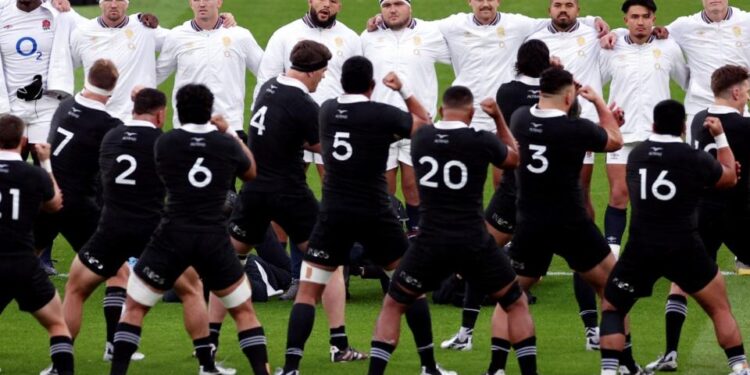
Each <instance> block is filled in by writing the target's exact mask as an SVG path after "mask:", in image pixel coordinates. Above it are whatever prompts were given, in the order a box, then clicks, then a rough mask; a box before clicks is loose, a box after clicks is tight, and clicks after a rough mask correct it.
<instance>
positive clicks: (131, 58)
mask: <svg viewBox="0 0 750 375" xmlns="http://www.w3.org/2000/svg"><path fill="white" fill-rule="evenodd" d="M168 32H169V31H168V30H166V29H163V28H157V29H150V28H148V27H146V26H144V25H143V24H142V23H141V22H140V20H139V19H138V15H132V16H130V17H128V18H125V20H124V21H123V22H122V23H121V24H120V25H117V26H115V27H109V26H107V24H105V23H104V22H103V21H102V20H101V18H96V19H93V20H90V21H88V22H86V23H84V24H82V25H80V26H78V28H77V29H76V30H75V31H74V32H73V35H72V36H71V41H70V50H71V55H72V59H73V62H74V63H75V65H76V66H81V65H83V69H84V72H85V73H84V74H86V75H88V72H89V69H91V67H92V66H93V65H94V62H96V60H98V59H103V58H106V59H109V60H112V62H113V63H114V64H115V66H116V67H117V71H118V72H119V74H120V77H119V78H118V79H117V86H116V87H115V90H114V92H113V93H112V97H111V98H110V99H109V102H107V112H109V113H110V114H111V115H112V116H115V117H118V118H120V119H121V120H123V121H125V120H127V119H129V118H130V117H131V114H132V112H133V101H132V100H131V98H130V94H131V92H132V91H133V88H135V87H136V86H139V85H140V86H144V87H156V51H160V50H161V47H162V44H163V43H164V39H165V38H166V36H167V34H168Z"/></svg>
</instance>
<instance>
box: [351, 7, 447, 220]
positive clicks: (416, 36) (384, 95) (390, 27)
mask: <svg viewBox="0 0 750 375" xmlns="http://www.w3.org/2000/svg"><path fill="white" fill-rule="evenodd" d="M380 7H381V16H382V17H383V23H382V25H381V26H380V27H379V28H378V30H376V31H374V32H368V31H365V32H363V33H362V35H361V38H362V50H363V52H364V56H365V57H367V58H368V59H370V61H372V63H373V66H374V67H375V72H374V74H375V80H376V81H377V82H380V81H382V80H383V78H385V76H386V75H388V73H389V72H395V73H396V74H398V75H399V77H400V78H401V80H402V82H404V84H406V85H407V87H409V88H410V89H411V90H413V91H414V96H415V97H416V98H417V100H419V102H420V103H422V104H423V105H424V106H425V108H426V109H427V111H428V112H429V113H430V116H432V117H434V116H435V114H436V113H437V97H438V80H437V73H436V71H435V64H436V63H438V62H440V63H445V64H449V63H450V52H449V50H448V45H447V44H446V42H445V39H444V38H443V35H442V34H441V33H440V30H439V29H438V28H437V26H436V25H435V24H434V23H431V22H425V21H423V20H420V19H416V18H413V16H412V9H411V1H409V0H381V1H380ZM372 100H373V101H376V102H381V103H387V104H390V105H393V106H396V107H398V108H401V109H402V110H406V103H405V102H404V99H403V98H401V95H399V94H398V93H396V92H394V91H393V90H390V89H388V88H387V87H385V86H380V85H379V86H375V90H374V91H373V94H372ZM399 167H401V190H402V191H403V193H404V198H405V200H406V213H407V217H408V221H407V226H408V229H409V231H410V233H411V234H412V235H414V234H416V231H417V229H418V226H419V193H418V191H417V184H416V180H415V177H414V167H413V164H412V160H411V140H409V139H402V140H400V141H398V142H395V143H393V144H392V145H391V149H390V150H389V154H388V163H387V166H386V180H387V181H388V190H389V193H390V194H391V195H393V194H395V193H396V176H397V171H398V168H399Z"/></svg>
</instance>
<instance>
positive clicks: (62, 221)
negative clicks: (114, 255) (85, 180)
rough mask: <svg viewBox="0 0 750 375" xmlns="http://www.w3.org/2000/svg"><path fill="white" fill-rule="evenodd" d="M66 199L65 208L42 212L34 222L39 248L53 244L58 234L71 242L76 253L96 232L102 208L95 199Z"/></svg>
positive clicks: (36, 243)
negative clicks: (51, 212) (53, 211)
mask: <svg viewBox="0 0 750 375" xmlns="http://www.w3.org/2000/svg"><path fill="white" fill-rule="evenodd" d="M71 202H72V201H66V202H65V203H64V206H63V209H62V210H60V211H59V212H56V213H53V214H50V213H45V212H42V213H40V214H39V216H38V218H37V220H36V222H35V223H34V239H35V246H36V249H37V250H41V249H46V248H47V247H50V246H52V243H53V242H54V241H55V238H57V235H58V234H62V235H63V237H65V239H66V240H67V241H68V243H70V246H71V247H72V248H73V251H75V252H76V253H77V252H78V251H80V250H81V248H82V247H83V245H85V244H86V242H88V240H89V238H91V236H92V235H93V234H94V232H96V228H97V226H98V225H99V215H100V214H101V209H100V208H99V206H98V205H97V204H96V202H94V200H85V201H83V202H80V201H79V202H75V203H71Z"/></svg>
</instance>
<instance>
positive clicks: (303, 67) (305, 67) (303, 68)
mask: <svg viewBox="0 0 750 375" xmlns="http://www.w3.org/2000/svg"><path fill="white" fill-rule="evenodd" d="M327 66H328V60H323V61H320V62H316V63H311V64H295V63H292V69H294V70H296V71H298V72H303V73H310V72H314V71H316V70H320V69H323V68H325V67H327Z"/></svg>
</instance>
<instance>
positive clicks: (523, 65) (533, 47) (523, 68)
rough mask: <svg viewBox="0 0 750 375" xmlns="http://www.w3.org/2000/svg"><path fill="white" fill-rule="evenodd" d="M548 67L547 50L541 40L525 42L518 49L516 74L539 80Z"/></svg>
mask: <svg viewBox="0 0 750 375" xmlns="http://www.w3.org/2000/svg"><path fill="white" fill-rule="evenodd" d="M549 67H550V63H549V48H548V47H547V45H546V44H544V42H542V41H541V40H538V39H530V40H527V41H526V42H525V43H524V44H522V45H521V48H519V49H518V56H517V58H516V73H518V74H523V75H525V76H529V77H533V78H539V76H540V75H541V74H542V72H543V71H545V70H546V69H547V68H549Z"/></svg>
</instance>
